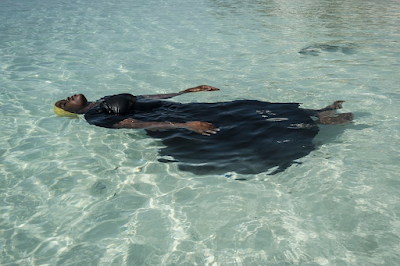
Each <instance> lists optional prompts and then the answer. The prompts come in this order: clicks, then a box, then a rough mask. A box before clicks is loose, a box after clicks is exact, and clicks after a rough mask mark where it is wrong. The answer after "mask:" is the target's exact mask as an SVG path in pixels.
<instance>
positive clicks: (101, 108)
mask: <svg viewBox="0 0 400 266" xmlns="http://www.w3.org/2000/svg"><path fill="white" fill-rule="evenodd" d="M98 103H99V104H98V105H97V106H96V107H94V108H93V109H91V110H89V111H88V112H87V113H86V114H85V119H86V121H87V122H88V123H89V124H91V125H96V126H99V127H106V128H113V125H114V124H116V123H118V122H120V121H122V120H124V119H126V118H134V114H135V112H151V111H152V110H153V109H155V108H158V107H160V106H161V105H162V104H163V103H162V102H161V101H158V100H151V99H146V98H143V97H141V96H137V97H136V96H133V95H131V94H128V93H123V94H117V95H112V96H106V97H104V98H101V99H100V100H98Z"/></svg>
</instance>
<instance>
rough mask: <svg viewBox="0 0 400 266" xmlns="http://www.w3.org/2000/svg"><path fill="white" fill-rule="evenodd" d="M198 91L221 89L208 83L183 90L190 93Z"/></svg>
mask: <svg viewBox="0 0 400 266" xmlns="http://www.w3.org/2000/svg"><path fill="white" fill-rule="evenodd" d="M198 91H219V89H218V88H215V87H211V86H207V85H200V86H197V87H194V88H190V89H186V90H184V91H182V93H188V92H198Z"/></svg>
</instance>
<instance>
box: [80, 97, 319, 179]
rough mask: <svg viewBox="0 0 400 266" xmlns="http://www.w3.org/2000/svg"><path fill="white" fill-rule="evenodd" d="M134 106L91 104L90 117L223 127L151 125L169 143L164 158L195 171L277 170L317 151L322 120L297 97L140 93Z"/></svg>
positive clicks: (100, 122) (94, 119) (162, 153)
mask: <svg viewBox="0 0 400 266" xmlns="http://www.w3.org/2000/svg"><path fill="white" fill-rule="evenodd" d="M135 106H136V107H140V108H137V109H134V110H132V112H131V113H130V114H128V115H117V116H116V115H108V114H101V113H95V112H94V111H93V110H92V111H91V112H92V114H89V113H88V114H87V115H86V116H85V117H86V118H87V120H88V122H89V123H91V124H95V125H98V126H105V127H112V124H114V123H117V122H119V121H122V120H123V119H125V118H127V117H131V118H133V119H138V120H141V121H170V122H188V121H205V122H210V123H212V124H213V125H214V126H216V127H218V128H219V129H220V131H219V132H218V133H217V134H215V135H211V136H203V135H200V134H197V133H194V132H191V131H189V130H185V129H176V130H163V131H150V130H148V131H147V134H148V135H149V136H152V137H154V138H159V139H160V140H161V141H162V143H163V144H164V145H165V147H164V148H161V150H160V151H159V154H160V158H159V161H160V162H165V163H171V162H178V164H179V168H180V169H181V170H183V171H189V172H193V173H195V174H223V173H227V172H236V173H239V174H257V173H262V172H267V171H268V170H269V169H271V168H274V169H273V172H274V173H277V172H280V171H283V170H285V169H286V168H287V167H289V166H291V165H292V164H293V163H295V162H296V160H297V159H299V158H302V157H304V156H306V155H308V154H309V153H310V152H311V151H313V150H314V144H313V138H314V137H315V135H316V134H317V133H318V126H317V125H316V124H315V123H314V121H313V120H312V119H311V117H310V116H309V115H308V114H307V113H306V112H305V111H304V110H302V109H300V108H299V104H297V103H268V102H260V101H254V100H240V101H232V102H222V103H188V104H181V103H175V102H168V101H148V100H143V99H142V100H140V99H138V101H137V102H136V103H135ZM146 106H147V107H146ZM110 125H111V126H110Z"/></svg>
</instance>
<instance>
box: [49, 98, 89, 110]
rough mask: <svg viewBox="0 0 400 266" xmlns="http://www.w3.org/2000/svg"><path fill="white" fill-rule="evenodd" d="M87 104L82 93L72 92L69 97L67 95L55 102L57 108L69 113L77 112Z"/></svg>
mask: <svg viewBox="0 0 400 266" xmlns="http://www.w3.org/2000/svg"><path fill="white" fill-rule="evenodd" d="M87 104H88V101H87V99H86V97H85V95H83V94H74V95H72V96H71V97H67V98H66V99H65V100H60V101H58V102H56V103H55V105H56V106H57V107H58V108H61V109H63V110H65V111H68V112H71V113H79V111H80V110H82V109H83V108H84V107H86V106H87Z"/></svg>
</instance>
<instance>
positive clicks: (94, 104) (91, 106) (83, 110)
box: [78, 102, 99, 114]
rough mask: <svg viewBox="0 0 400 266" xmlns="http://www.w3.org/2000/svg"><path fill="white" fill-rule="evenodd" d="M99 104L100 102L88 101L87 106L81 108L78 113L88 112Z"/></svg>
mask: <svg viewBox="0 0 400 266" xmlns="http://www.w3.org/2000/svg"><path fill="white" fill-rule="evenodd" d="M98 105H99V103H98V102H88V103H87V104H86V106H85V107H83V108H82V109H81V110H79V112H78V114H86V113H87V112H89V111H90V110H91V109H93V108H94V107H96V106H98Z"/></svg>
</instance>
